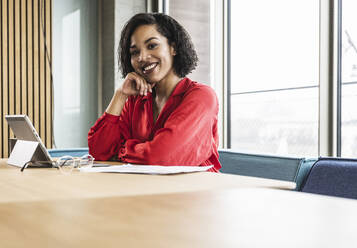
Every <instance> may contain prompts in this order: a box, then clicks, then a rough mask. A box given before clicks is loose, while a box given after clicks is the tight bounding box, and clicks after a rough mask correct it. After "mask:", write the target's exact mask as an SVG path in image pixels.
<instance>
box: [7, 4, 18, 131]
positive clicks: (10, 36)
mask: <svg viewBox="0 0 357 248" xmlns="http://www.w3.org/2000/svg"><path fill="white" fill-rule="evenodd" d="M14 10H15V8H14V2H13V1H8V23H9V26H8V41H9V42H8V51H9V59H8V63H9V67H8V68H9V69H8V72H9V82H8V84H9V95H8V102H9V109H8V112H7V113H8V114H11V115H13V114H15V98H16V95H15V77H14V74H15V57H14V55H15V53H14V50H15V46H14V43H15V39H14V38H15V37H14V36H15V32H14V24H15V23H14ZM9 135H10V138H13V137H14V135H13V133H12V131H11V129H9Z"/></svg>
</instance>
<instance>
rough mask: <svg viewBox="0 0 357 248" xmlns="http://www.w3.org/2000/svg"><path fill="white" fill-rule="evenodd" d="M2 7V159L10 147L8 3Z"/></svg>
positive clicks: (3, 3) (2, 4)
mask: <svg viewBox="0 0 357 248" xmlns="http://www.w3.org/2000/svg"><path fill="white" fill-rule="evenodd" d="M1 6H2V12H1V20H2V47H1V50H2V57H1V60H2V65H1V69H2V80H1V88H2V92H1V93H2V95H1V101H2V110H1V121H2V124H3V127H2V130H1V133H2V140H1V143H2V146H3V149H2V154H1V155H2V157H4V156H5V155H7V154H8V146H7V144H8V143H7V140H8V137H9V136H8V125H7V123H6V121H5V119H4V115H5V114H7V113H8V99H9V98H8V97H7V96H8V85H9V78H8V74H9V73H8V68H9V59H8V58H9V53H8V42H9V41H8V26H9V24H8V18H9V17H8V6H7V1H6V0H2V3H1Z"/></svg>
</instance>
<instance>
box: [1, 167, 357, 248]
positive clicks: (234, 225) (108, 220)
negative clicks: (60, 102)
mask: <svg viewBox="0 0 357 248" xmlns="http://www.w3.org/2000/svg"><path fill="white" fill-rule="evenodd" d="M5 167H6V166H4V164H2V165H1V166H0V198H1V200H0V247H173V248H175V247H299V248H301V247H304V248H305V247H324V248H325V247H357V235H356V230H357V215H356V209H357V201H355V200H348V199H342V198H335V197H325V196H319V195H312V194H306V193H300V192H293V191H288V190H278V189H273V188H265V187H266V186H267V187H277V186H278V187H281V186H282V185H285V184H284V182H280V181H275V180H264V179H258V178H250V177H240V176H234V175H225V174H215V173H192V174H184V175H174V176H152V175H125V174H123V175H121V174H83V173H74V174H71V175H62V174H60V173H58V171H56V170H51V169H47V170H46V169H36V170H35V169H32V170H27V171H25V173H23V174H21V173H20V172H19V169H14V168H8V167H6V168H5ZM280 183H281V184H280ZM108 192H109V193H108Z"/></svg>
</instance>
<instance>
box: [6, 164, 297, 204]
mask: <svg viewBox="0 0 357 248" xmlns="http://www.w3.org/2000/svg"><path fill="white" fill-rule="evenodd" d="M1 163H2V164H0V196H1V197H0V203H1V202H14V201H19V202H24V201H40V200H58V199H79V198H98V197H113V196H133V195H152V194H167V193H179V192H192V191H201V190H213V189H226V188H237V187H240V188H241V187H269V188H281V189H294V188H295V187H296V184H295V183H294V182H288V181H279V180H270V179H264V178H256V177H246V176H238V175H229V174H223V173H212V172H199V173H187V174H178V175H141V174H118V173H83V172H79V171H74V172H73V173H71V174H68V175H63V174H61V173H60V172H59V170H57V169H55V168H51V169H33V168H28V169H25V170H24V171H23V172H20V169H19V168H17V167H13V166H7V165H6V161H5V162H4V160H2V161H1Z"/></svg>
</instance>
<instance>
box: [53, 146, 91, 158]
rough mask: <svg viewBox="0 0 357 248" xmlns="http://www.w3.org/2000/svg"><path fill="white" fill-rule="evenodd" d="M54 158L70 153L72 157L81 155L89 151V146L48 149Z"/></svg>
mask: <svg viewBox="0 0 357 248" xmlns="http://www.w3.org/2000/svg"><path fill="white" fill-rule="evenodd" d="M48 152H49V154H50V155H51V157H53V158H57V157H62V156H65V155H70V156H72V157H81V156H83V155H86V154H87V153H88V148H66V149H48Z"/></svg>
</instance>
